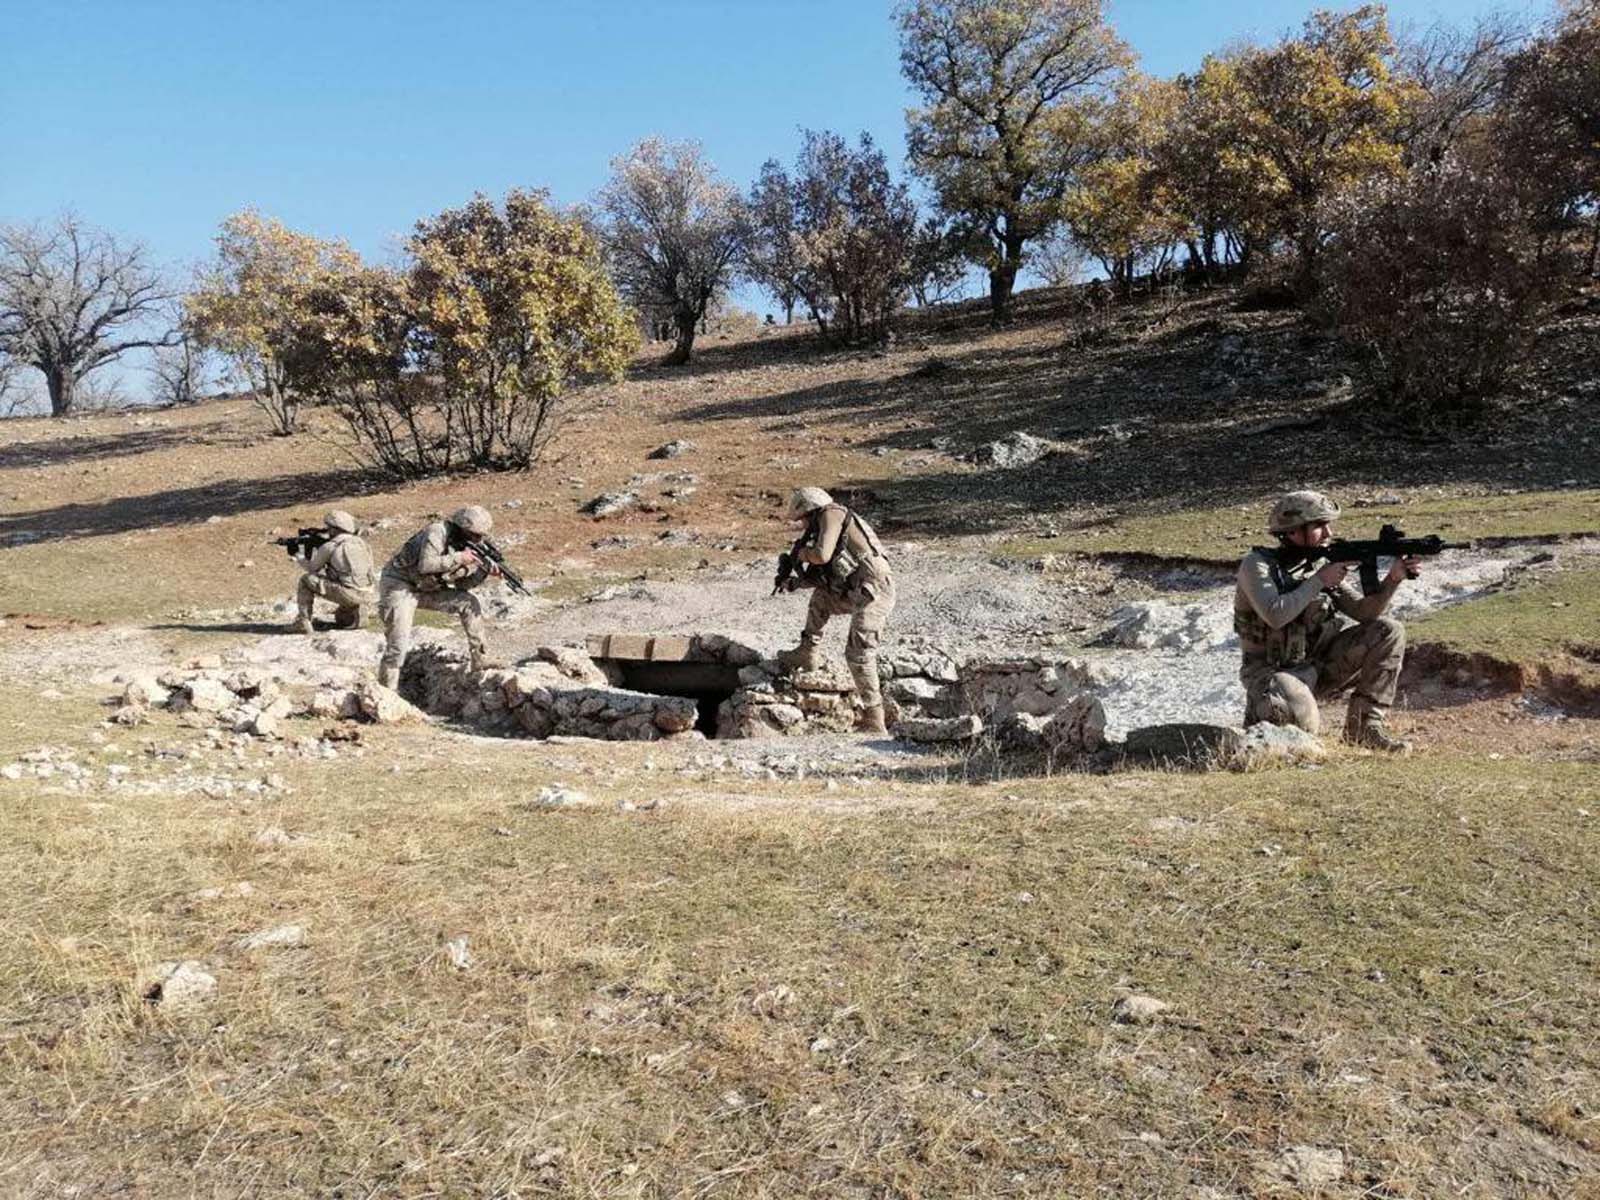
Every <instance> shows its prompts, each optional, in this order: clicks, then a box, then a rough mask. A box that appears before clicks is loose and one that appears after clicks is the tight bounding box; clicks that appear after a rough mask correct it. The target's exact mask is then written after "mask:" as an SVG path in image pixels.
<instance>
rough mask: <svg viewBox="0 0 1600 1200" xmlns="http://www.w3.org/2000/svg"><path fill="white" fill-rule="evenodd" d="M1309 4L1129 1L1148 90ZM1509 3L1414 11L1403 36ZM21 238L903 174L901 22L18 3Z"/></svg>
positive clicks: (368, 249) (379, 235) (7, 208)
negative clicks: (858, 152) (880, 159)
mask: <svg viewBox="0 0 1600 1200" xmlns="http://www.w3.org/2000/svg"><path fill="white" fill-rule="evenodd" d="M1310 7H1312V5H1310V4H1307V5H1305V6H1303V7H1302V6H1301V5H1300V4H1289V3H1272V2H1268V0H1209V2H1195V0H1112V19H1113V22H1114V23H1115V25H1116V26H1117V28H1118V30H1119V31H1120V32H1121V34H1122V35H1123V37H1125V38H1126V39H1127V40H1128V41H1129V42H1131V43H1132V44H1133V46H1134V48H1135V49H1136V50H1137V51H1138V53H1139V54H1140V56H1141V59H1142V65H1143V66H1144V68H1145V69H1146V70H1147V71H1149V72H1151V73H1153V74H1162V75H1166V74H1172V73H1174V72H1176V71H1180V70H1186V69H1189V68H1192V67H1193V66H1195V65H1196V64H1197V63H1198V62H1199V60H1200V58H1201V56H1202V55H1203V54H1204V53H1206V52H1207V51H1209V50H1213V49H1216V48H1218V47H1220V46H1222V45H1223V44H1224V43H1226V42H1229V41H1231V40H1234V39H1236V38H1239V37H1244V36H1255V37H1258V38H1262V39H1265V38H1270V37H1273V36H1275V35H1276V34H1278V33H1280V32H1282V31H1284V30H1285V29H1288V28H1290V27H1292V26H1294V25H1297V24H1298V23H1299V21H1300V20H1301V19H1302V17H1303V16H1304V15H1305V13H1306V12H1307V11H1308V10H1309V8H1310ZM1492 7H1498V5H1495V4H1493V3H1491V2H1488V0H1482V2H1480V0H1394V2H1393V3H1391V4H1390V12H1391V15H1392V18H1393V19H1394V20H1395V21H1396V22H1397V23H1403V22H1411V21H1415V22H1421V23H1424V24H1425V23H1429V22H1431V21H1433V20H1435V19H1445V20H1450V21H1464V20H1468V19H1470V18H1471V17H1472V16H1473V15H1474V14H1476V13H1478V12H1480V11H1486V10H1488V9H1490V8H1492ZM0 13H4V20H3V22H0V30H3V40H0V121H3V126H0V127H3V129H4V131H5V141H6V152H5V156H4V163H3V165H0V221H4V222H11V221H19V220H34V219H38V218H42V217H48V216H51V215H53V214H55V213H57V212H60V211H61V210H63V209H67V208H70V209H72V210H74V211H76V212H77V213H79V214H80V215H81V216H82V217H83V218H85V219H86V220H88V221H90V222H91V223H93V224H97V225H100V226H103V227H105V228H108V229H110V230H112V231H113V232H115V233H117V234H119V235H124V236H129V237H137V238H140V239H142V240H143V241H144V242H145V243H146V244H147V245H148V246H149V247H150V249H151V251H152V252H153V254H154V256H155V257H156V258H157V259H159V260H160V261H162V262H165V263H171V264H183V263H189V262H194V261H196V260H198V259H200V258H203V257H204V256H206V255H207V254H208V253H209V251H210V241H209V239H210V238H211V237H212V235H213V234H214V233H215V231H216V228H217V225H218V223H219V222H220V221H221V220H222V219H223V218H224V217H226V216H227V215H228V214H229V213H232V212H235V211H237V210H239V209H241V208H244V207H246V206H254V207H256V208H258V209H260V210H261V211H263V212H265V213H268V214H270V215H272V216H276V217H278V218H280V219H282V220H283V221H285V222H287V223H288V224H289V225H291V226H293V227H295V228H299V229H304V230H307V231H309V232H313V233H316V234H319V235H322V236H336V237H341V238H344V239H345V240H347V241H349V242H350V243H351V244H352V245H353V246H354V247H355V248H356V249H357V250H359V251H361V252H362V253H363V254H367V255H376V256H382V255H383V254H385V253H386V252H387V251H388V250H390V249H391V248H392V247H393V246H394V245H395V244H396V243H397V241H398V240H399V239H400V238H401V237H403V236H404V235H405V233H406V232H407V231H408V230H409V228H410V226H411V224H412V222H413V221H415V220H416V219H417V218H418V217H420V216H425V215H428V214H431V213H434V212H437V211H439V210H440V209H442V208H445V207H449V206H452V205H456V204H459V203H461V202H462V201H463V200H465V199H466V198H468V197H469V196H470V195H471V194H472V193H473V192H474V191H485V192H489V193H491V194H496V193H500V192H503V191H504V190H505V189H507V188H508V187H512V186H518V185H520V186H535V187H543V188H547V189H549V190H550V192H551V193H552V195H553V196H554V198H555V200H556V201H557V202H559V203H571V202H575V201H579V200H583V199H585V198H587V197H588V196H589V195H590V194H591V193H592V192H593V191H594V190H595V188H597V187H598V186H599V185H600V184H601V183H602V182H603V180H604V178H605V176H606V172H607V164H608V161H609V160H610V159H611V158H612V157H613V156H614V155H616V154H619V153H621V152H622V151H624V150H625V149H626V148H627V147H628V146H630V145H631V144H632V143H634V142H635V141H637V140H638V139H640V138H642V137H644V136H646V135H648V134H652V133H659V134H662V135H665V136H667V137H671V138H696V139H698V140H700V141H701V142H703V143H704V144H705V146H706V148H707V151H708V153H709V155H710V157H711V159H712V160H713V161H714V162H715V163H716V164H717V165H718V167H719V168H720V169H721V170H722V171H723V172H724V173H725V174H727V175H729V176H730V177H732V178H733V179H734V180H736V181H738V182H739V183H740V184H741V185H745V184H747V183H748V181H749V180H750V178H751V177H752V176H753V175H754V173H755V171H756V169H757V168H758V167H759V165H760V164H761V162H762V161H763V160H764V159H766V158H768V157H774V156H776V157H779V158H782V159H785V160H789V159H792V157H793V155H794V152H795V149H796V146H797V142H798V135H797V130H798V129H800V128H802V127H809V128H818V129H834V130H838V131H841V132H844V133H847V134H854V133H855V132H856V131H859V130H863V129H864V130H867V131H869V132H870V133H872V134H873V135H874V136H875V137H876V138H877V139H878V141H879V143H880V144H881V145H882V146H883V147H884V148H885V149H886V150H887V151H888V152H889V154H890V157H891V160H892V161H896V162H898V161H899V159H900V156H901V154H902V152H903V138H902V131H903V123H902V112H903V110H904V108H905V106H906V104H907V103H908V96H907V95H906V92H905V89H904V86H903V84H902V82H901V80H900V75H899V65H898V60H897V49H896V43H895V36H894V29H893V27H892V24H891V22H890V19H889V5H888V4H887V3H884V4H882V5H879V4H875V3H871V2H870V0H791V2H789V3H781V4H780V3H764V2H754V0H752V2H749V3H733V2H719V0H678V2H674V3H659V4H655V3H642V2H635V3H620V2H610V3H608V2H604V0H598V2H596V0H590V2H585V0H575V2H569V3H563V4H553V3H543V2H537V3H536V2H532V0H521V2H518V0H500V2H498V3H486V2H483V0H433V2H431V3H421V2H418V0H384V2H382V3H380V2H377V0H322V2H321V3H305V2H302V0H293V2H290V0H281V2H273V0H224V2H218V0H210V2H207V3H202V2H200V0H169V2H167V3H156V2H154V0H0Z"/></svg>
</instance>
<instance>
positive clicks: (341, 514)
mask: <svg viewBox="0 0 1600 1200" xmlns="http://www.w3.org/2000/svg"><path fill="white" fill-rule="evenodd" d="M322 527H323V528H324V529H331V530H333V531H334V532H335V533H354V532H355V531H356V519H355V518H354V517H352V516H351V515H350V514H349V513H347V512H345V511H344V509H342V508H336V509H334V510H333V511H332V512H330V513H328V514H327V515H326V516H325V517H323V518H322Z"/></svg>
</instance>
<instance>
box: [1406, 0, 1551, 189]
mask: <svg viewBox="0 0 1600 1200" xmlns="http://www.w3.org/2000/svg"><path fill="white" fill-rule="evenodd" d="M1527 38H1528V29H1527V27H1526V25H1525V24H1524V23H1523V21H1522V20H1521V19H1520V18H1518V17H1516V16H1513V15H1512V14H1510V13H1505V12H1497V13H1487V14H1485V15H1484V16H1481V17H1479V18H1478V20H1477V21H1476V23H1474V24H1473V25H1472V26H1471V27H1470V28H1464V27H1461V26H1456V25H1447V24H1444V23H1439V24H1436V25H1432V26H1430V27H1428V28H1427V29H1424V30H1422V31H1420V32H1417V31H1407V32H1406V33H1404V34H1402V35H1401V37H1400V38H1399V48H1400V69H1401V71H1402V72H1403V73H1404V74H1405V75H1406V76H1407V77H1408V78H1409V79H1410V80H1411V81H1412V82H1413V83H1415V84H1416V85H1417V86H1418V88H1419V89H1420V92H1419V95H1418V99H1417V101H1416V102H1415V104H1414V105H1413V106H1412V109H1411V112H1410V115H1409V119H1408V121H1407V128H1406V130H1405V133H1404V139H1403V140H1404V143H1405V147H1406V157H1407V159H1408V160H1409V161H1410V162H1411V163H1412V164H1413V165H1414V164H1417V163H1424V162H1439V161H1440V160H1442V159H1443V158H1444V156H1445V155H1446V154H1448V153H1449V152H1450V151H1451V150H1453V149H1454V148H1455V147H1456V145H1457V143H1458V142H1459V140H1460V139H1461V137H1462V136H1463V134H1465V133H1466V132H1467V131H1468V130H1469V129H1470V128H1471V127H1472V126H1473V125H1474V124H1475V123H1477V122H1478V121H1479V120H1480V119H1481V118H1483V117H1485V116H1487V115H1488V114H1489V113H1490V112H1492V111H1493V109H1494V107H1495V102H1496V100H1497V99H1498V96H1499V92H1500V88H1501V85H1502V82H1503V81H1504V79H1505V68H1506V60H1507V58H1508V57H1509V56H1510V55H1511V54H1512V53H1514V52H1515V51H1516V50H1517V48H1518V47H1519V46H1521V45H1522V44H1523V43H1524V42H1525V41H1526V40H1527Z"/></svg>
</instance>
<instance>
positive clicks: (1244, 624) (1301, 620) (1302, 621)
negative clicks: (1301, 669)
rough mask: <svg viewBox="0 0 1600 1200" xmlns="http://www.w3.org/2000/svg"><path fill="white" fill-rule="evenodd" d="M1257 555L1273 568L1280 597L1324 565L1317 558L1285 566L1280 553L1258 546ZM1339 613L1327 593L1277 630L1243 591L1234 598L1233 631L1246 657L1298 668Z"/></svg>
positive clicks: (1321, 594)
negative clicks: (1256, 656)
mask: <svg viewBox="0 0 1600 1200" xmlns="http://www.w3.org/2000/svg"><path fill="white" fill-rule="evenodd" d="M1255 552H1256V553H1257V554H1259V555H1261V557H1263V558H1264V559H1266V560H1267V563H1268V565H1269V566H1270V567H1271V569H1272V584H1273V586H1274V587H1276V588H1277V589H1278V594H1279V595H1283V594H1285V593H1287V592H1292V591H1294V590H1295V589H1296V588H1297V587H1299V586H1300V585H1301V584H1303V583H1304V582H1305V581H1306V580H1307V579H1309V578H1311V576H1312V575H1314V574H1316V572H1317V570H1318V569H1319V568H1320V567H1322V566H1323V565H1324V564H1323V562H1322V561H1321V560H1320V559H1316V558H1304V559H1302V560H1301V561H1299V562H1296V563H1294V564H1292V565H1289V564H1285V563H1284V561H1283V559H1282V557H1281V556H1280V555H1279V553H1278V551H1277V550H1276V549H1275V548H1273V547H1268V546H1257V547H1255ZM1337 612H1338V609H1337V608H1336V607H1335V606H1334V603H1333V598H1332V597H1331V596H1329V595H1328V593H1327V592H1319V593H1318V594H1317V598H1316V599H1315V600H1313V601H1312V602H1311V603H1310V604H1308V605H1306V608H1305V611H1304V612H1302V613H1301V614H1300V615H1299V616H1297V617H1295V619H1294V620H1292V621H1290V622H1289V623H1288V624H1287V625H1284V626H1282V627H1281V628H1278V629H1274V628H1273V627H1272V626H1271V625H1268V624H1267V623H1266V622H1265V621H1264V620H1262V619H1261V614H1259V613H1258V612H1256V610H1255V609H1254V608H1253V607H1252V606H1251V604H1250V600H1249V598H1248V597H1247V596H1245V594H1244V592H1243V591H1242V590H1241V591H1239V592H1237V593H1236V594H1235V596H1234V602H1233V631H1234V632H1235V633H1237V634H1238V635H1239V642H1240V644H1241V646H1242V647H1243V649H1244V652H1245V654H1246V655H1260V656H1262V657H1264V658H1266V660H1267V661H1268V662H1270V663H1271V664H1272V665H1273V666H1275V667H1296V666H1299V665H1300V664H1301V663H1303V662H1305V661H1306V659H1308V658H1310V657H1311V651H1312V650H1313V649H1314V648H1315V647H1316V645H1317V643H1318V641H1320V640H1321V638H1322V635H1323V633H1324V627H1325V626H1326V625H1327V624H1328V622H1329V621H1331V620H1333V618H1334V616H1335V614H1336V613H1337Z"/></svg>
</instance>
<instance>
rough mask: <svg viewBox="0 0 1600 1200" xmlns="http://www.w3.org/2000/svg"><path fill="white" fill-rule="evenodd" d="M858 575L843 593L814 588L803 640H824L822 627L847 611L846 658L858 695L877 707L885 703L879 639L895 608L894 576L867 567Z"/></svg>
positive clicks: (867, 704) (804, 642)
mask: <svg viewBox="0 0 1600 1200" xmlns="http://www.w3.org/2000/svg"><path fill="white" fill-rule="evenodd" d="M857 576H859V578H858V577H857ZM857 576H853V577H852V581H851V583H850V585H849V586H848V587H847V588H846V589H845V591H844V593H843V594H842V595H840V594H837V593H834V592H830V591H828V590H827V589H826V588H820V587H819V588H815V589H813V590H812V592H811V604H810V606H809V607H808V608H807V609H806V627H805V629H804V630H803V631H802V632H801V634H800V644H801V645H803V646H816V645H819V644H821V642H822V631H823V630H824V629H826V628H827V625H828V621H829V620H830V619H831V618H833V617H842V616H846V615H848V616H849V618H850V633H849V635H848V636H847V637H846V639H845V645H844V657H845V662H847V663H848V664H849V665H850V678H852V679H853V680H855V685H856V697H857V699H858V700H859V701H860V703H861V706H862V707H863V708H877V707H879V706H880V705H882V704H883V692H882V691H881V689H880V687H879V684H878V643H879V642H880V641H881V640H882V638H883V627H884V625H885V624H887V623H888V620H889V613H890V612H892V611H893V609H894V578H893V576H891V575H890V574H889V572H888V571H887V570H884V571H870V570H867V569H865V568H863V569H862V570H861V571H859V572H857Z"/></svg>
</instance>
